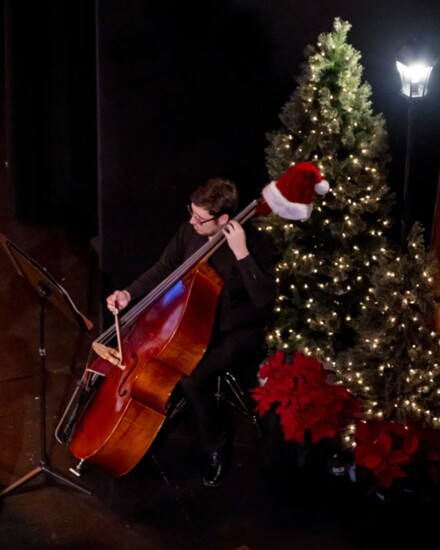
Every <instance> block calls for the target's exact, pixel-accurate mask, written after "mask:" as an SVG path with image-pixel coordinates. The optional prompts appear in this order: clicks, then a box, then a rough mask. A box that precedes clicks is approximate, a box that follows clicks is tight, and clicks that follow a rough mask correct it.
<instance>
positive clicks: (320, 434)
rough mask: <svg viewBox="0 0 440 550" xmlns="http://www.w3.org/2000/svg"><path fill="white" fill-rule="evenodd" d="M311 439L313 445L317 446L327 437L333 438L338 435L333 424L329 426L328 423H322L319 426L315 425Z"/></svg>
mask: <svg viewBox="0 0 440 550" xmlns="http://www.w3.org/2000/svg"><path fill="white" fill-rule="evenodd" d="M310 432H311V438H312V443H313V444H315V445H316V444H317V443H319V442H320V441H321V440H322V439H324V438H325V437H328V438H330V439H331V438H333V437H334V436H335V434H336V431H335V429H334V428H333V426H331V424H328V423H327V422H321V423H319V424H317V425H315V426H314V427H313V428H312V429H311V430H310Z"/></svg>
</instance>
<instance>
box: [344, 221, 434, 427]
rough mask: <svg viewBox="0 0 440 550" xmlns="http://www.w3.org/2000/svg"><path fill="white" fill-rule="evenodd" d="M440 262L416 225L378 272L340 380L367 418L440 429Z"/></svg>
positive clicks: (358, 323) (357, 322) (374, 277)
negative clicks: (438, 327) (437, 292)
mask: <svg viewBox="0 0 440 550" xmlns="http://www.w3.org/2000/svg"><path fill="white" fill-rule="evenodd" d="M437 271H438V270H437V260H436V258H435V256H434V253H433V252H430V251H429V250H426V249H425V245H424V239H423V227H422V226H421V225H420V224H418V223H416V224H415V225H414V227H413V229H412V230H411V232H410V235H409V237H408V248H407V250H405V251H404V253H402V254H401V255H400V254H398V255H395V256H394V257H393V258H392V259H391V260H390V261H389V262H386V263H385V264H384V265H382V266H381V267H380V268H378V269H377V270H376V271H375V273H374V274H373V276H372V279H371V280H372V287H371V289H370V293H369V296H368V297H367V298H366V300H364V301H363V303H362V310H363V312H362V314H361V315H360V316H359V317H358V318H357V319H356V320H355V322H354V326H355V328H356V332H357V334H358V335H359V339H358V343H357V345H355V346H354V347H353V348H351V349H349V350H347V351H346V352H344V353H341V354H340V355H339V357H338V361H337V372H338V377H339V379H340V380H341V381H342V382H343V384H344V386H345V387H347V388H348V389H349V390H350V391H351V392H352V393H354V394H355V395H357V396H358V397H360V398H361V399H362V401H363V403H364V409H365V417H366V418H372V419H374V420H383V419H387V420H393V421H397V422H403V423H404V422H408V421H411V422H419V423H421V424H422V425H423V426H431V427H439V426H440V418H439V415H440V345H439V335H438V333H437V332H436V331H435V330H434V329H435V327H434V319H435V306H436V302H435V296H434V282H435V280H436V277H437Z"/></svg>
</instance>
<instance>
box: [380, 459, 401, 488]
mask: <svg viewBox="0 0 440 550" xmlns="http://www.w3.org/2000/svg"><path fill="white" fill-rule="evenodd" d="M406 476H407V473H406V472H405V471H404V470H401V469H400V468H399V467H397V466H393V465H390V466H389V467H388V468H386V469H385V470H383V471H381V472H379V473H378V474H377V482H378V485H379V486H380V487H384V488H385V489H389V488H390V487H391V485H392V484H393V482H394V480H395V479H397V478H401V477H406Z"/></svg>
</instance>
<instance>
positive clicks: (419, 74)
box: [396, 39, 436, 246]
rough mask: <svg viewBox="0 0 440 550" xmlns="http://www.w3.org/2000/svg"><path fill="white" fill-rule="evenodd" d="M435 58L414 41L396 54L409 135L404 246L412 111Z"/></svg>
mask: <svg viewBox="0 0 440 550" xmlns="http://www.w3.org/2000/svg"><path fill="white" fill-rule="evenodd" d="M435 61H436V60H435V58H434V56H433V55H432V53H431V52H430V51H429V49H428V48H427V46H426V45H425V43H424V42H422V41H421V40H419V39H412V40H410V41H409V42H407V43H405V44H404V45H403V46H402V47H401V48H400V49H399V51H398V52H397V56H396V65H397V70H398V71H399V74H400V82H401V86H400V93H401V95H402V96H403V97H404V98H405V99H406V100H407V102H408V115H407V117H408V118H407V121H408V122H407V135H406V153H405V179H404V188H403V206H402V218H401V245H402V246H404V245H405V243H406V239H407V237H408V233H409V229H410V225H411V222H412V221H413V220H412V219H411V206H412V186H411V181H410V176H411V172H410V171H411V161H412V153H413V111H414V106H415V102H417V101H420V100H421V99H423V98H424V97H425V96H426V94H427V93H428V83H429V77H430V76H431V72H432V69H433V67H434V65H435Z"/></svg>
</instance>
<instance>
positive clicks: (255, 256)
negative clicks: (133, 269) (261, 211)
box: [126, 221, 275, 331]
mask: <svg viewBox="0 0 440 550" xmlns="http://www.w3.org/2000/svg"><path fill="white" fill-rule="evenodd" d="M244 229H245V232H246V244H247V247H248V249H249V252H250V254H249V255H248V256H247V257H246V258H243V259H242V260H237V259H236V258H235V256H234V254H233V252H232V250H231V249H230V248H229V245H228V244H227V242H225V243H223V244H222V245H221V246H220V247H219V249H218V250H216V252H214V254H212V256H211V257H210V258H209V263H210V264H211V265H212V267H213V268H214V269H215V270H216V271H217V273H218V274H219V275H220V276H221V277H222V279H223V281H224V286H223V289H222V291H221V294H220V297H219V304H218V312H217V326H218V328H219V330H221V331H227V330H236V329H244V328H254V329H263V328H264V327H265V326H266V325H267V323H268V322H269V320H270V318H271V315H272V312H273V306H274V301H275V278H274V274H273V262H274V257H273V247H272V243H271V241H270V239H269V237H268V235H266V234H265V233H264V232H262V231H258V230H257V229H256V228H255V227H254V226H253V225H252V223H251V222H247V223H246V224H245V225H244ZM207 240H208V238H207V237H204V236H201V235H199V234H197V233H196V232H195V231H194V229H193V227H192V225H191V224H190V223H189V222H188V221H186V222H184V223H183V224H182V225H181V226H180V228H179V229H178V231H177V232H176V234H175V235H174V237H173V238H172V240H171V241H170V243H169V244H168V246H167V247H166V248H165V250H164V252H163V253H162V255H161V256H160V258H159V260H158V261H157V262H156V263H155V264H154V265H153V266H152V267H151V268H149V269H147V271H145V272H144V273H143V274H142V275H141V276H140V277H138V278H137V279H136V280H135V281H133V283H131V284H130V285H129V286H128V287H127V288H126V290H127V291H128V292H129V293H130V295H131V298H132V300H136V299H138V298H140V297H143V296H145V295H146V294H147V293H149V292H150V291H152V290H153V289H154V288H156V287H157V285H158V284H159V283H161V282H162V281H163V280H164V279H165V278H166V277H168V276H169V275H170V274H171V273H173V272H174V271H175V270H176V269H177V268H178V267H179V266H180V265H181V264H182V263H183V262H184V261H185V260H187V259H188V258H190V257H191V256H192V255H193V254H194V253H195V252H196V251H197V250H198V249H199V248H200V247H201V246H203V245H204V244H205V243H206V242H207Z"/></svg>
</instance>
